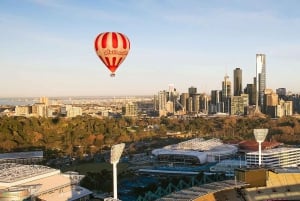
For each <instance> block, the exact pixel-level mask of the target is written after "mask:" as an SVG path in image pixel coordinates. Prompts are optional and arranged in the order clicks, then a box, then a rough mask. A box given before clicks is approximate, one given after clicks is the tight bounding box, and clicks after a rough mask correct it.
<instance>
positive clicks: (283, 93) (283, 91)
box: [276, 88, 286, 96]
mask: <svg viewBox="0 0 300 201" xmlns="http://www.w3.org/2000/svg"><path fill="white" fill-rule="evenodd" d="M276 93H277V94H278V96H286V88H278V89H276Z"/></svg>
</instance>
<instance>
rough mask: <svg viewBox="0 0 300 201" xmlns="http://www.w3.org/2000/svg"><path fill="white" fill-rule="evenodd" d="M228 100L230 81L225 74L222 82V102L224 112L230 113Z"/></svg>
mask: <svg viewBox="0 0 300 201" xmlns="http://www.w3.org/2000/svg"><path fill="white" fill-rule="evenodd" d="M230 101H231V82H230V80H229V76H228V75H225V77H224V81H223V82H222V102H223V103H224V112H225V113H228V114H229V113H230V108H231V107H230Z"/></svg>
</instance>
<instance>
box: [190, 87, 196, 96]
mask: <svg viewBox="0 0 300 201" xmlns="http://www.w3.org/2000/svg"><path fill="white" fill-rule="evenodd" d="M194 94H197V88H196V87H193V86H192V87H190V88H189V95H190V97H192V96H193V95H194Z"/></svg>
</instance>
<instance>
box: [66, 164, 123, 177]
mask: <svg viewBox="0 0 300 201" xmlns="http://www.w3.org/2000/svg"><path fill="white" fill-rule="evenodd" d="M127 167H128V164H126V163H118V166H117V169H118V173H120V172H123V171H124V170H126V169H127ZM104 169H106V170H108V171H112V164H110V163H81V164H77V165H72V166H68V167H64V168H62V172H66V171H76V172H79V173H80V174H86V173H87V172H101V171H102V170H104Z"/></svg>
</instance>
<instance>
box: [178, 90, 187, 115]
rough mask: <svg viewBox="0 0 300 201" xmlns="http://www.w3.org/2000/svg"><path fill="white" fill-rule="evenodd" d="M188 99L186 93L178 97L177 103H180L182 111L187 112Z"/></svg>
mask: <svg viewBox="0 0 300 201" xmlns="http://www.w3.org/2000/svg"><path fill="white" fill-rule="evenodd" d="M188 98H189V94H188V93H182V94H181V95H180V100H179V102H180V104H181V106H182V107H183V108H182V109H183V110H184V111H186V110H187V103H188Z"/></svg>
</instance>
